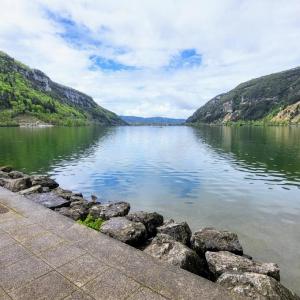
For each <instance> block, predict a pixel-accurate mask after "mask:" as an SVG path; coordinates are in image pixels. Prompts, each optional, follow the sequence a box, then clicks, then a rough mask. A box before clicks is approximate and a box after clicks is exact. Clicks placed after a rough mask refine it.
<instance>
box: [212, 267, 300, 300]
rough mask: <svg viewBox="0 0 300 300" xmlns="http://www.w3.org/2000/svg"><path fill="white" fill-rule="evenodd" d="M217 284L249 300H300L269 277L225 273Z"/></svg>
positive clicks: (253, 274) (255, 274)
mask: <svg viewBox="0 0 300 300" xmlns="http://www.w3.org/2000/svg"><path fill="white" fill-rule="evenodd" d="M217 283H218V284H220V285H222V286H223V287H225V288H226V289H227V290H229V291H230V292H231V293H233V294H238V295H240V296H242V297H243V298H244V297H248V298H247V299H278V300H279V299H284V300H300V297H299V296H297V295H296V294H294V293H293V292H292V291H290V290H288V289H287V288H286V287H284V286H283V285H282V284H281V283H280V282H278V281H276V280H275V279H274V278H272V277H269V276H267V275H262V274H257V273H248V272H246V273H242V274H241V273H224V274H222V275H221V276H220V277H219V279H218V280H217Z"/></svg>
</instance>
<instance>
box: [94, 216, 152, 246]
mask: <svg viewBox="0 0 300 300" xmlns="http://www.w3.org/2000/svg"><path fill="white" fill-rule="evenodd" d="M100 231H101V232H102V233H104V234H107V235H109V236H110V237H112V238H115V239H117V240H119V241H121V242H123V243H126V244H129V245H132V246H139V245H141V244H142V243H144V241H145V237H146V228H145V226H144V224H142V223H137V222H132V221H129V220H128V219H126V218H124V217H116V218H111V219H110V220H108V221H106V222H104V223H103V224H102V226H101V228H100Z"/></svg>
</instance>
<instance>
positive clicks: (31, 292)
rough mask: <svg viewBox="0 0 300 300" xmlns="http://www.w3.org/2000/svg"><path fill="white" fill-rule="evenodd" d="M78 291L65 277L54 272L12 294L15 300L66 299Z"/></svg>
mask: <svg viewBox="0 0 300 300" xmlns="http://www.w3.org/2000/svg"><path fill="white" fill-rule="evenodd" d="M75 290H76V287H75V285H73V284H72V283H71V282H69V281H68V280H66V279H65V278H64V277H63V276H61V275H60V274H58V273H57V272H55V271H52V272H50V273H48V274H46V275H44V276H41V277H39V278H38V279H36V280H34V281H32V282H30V283H29V284H27V285H26V286H23V287H21V288H19V289H16V290H14V291H13V292H11V293H10V295H11V297H12V298H13V299H14V300H33V299H34V300H41V299H53V300H54V299H55V300H60V299H64V298H65V297H67V296H68V295H70V294H71V293H72V292H73V291H75Z"/></svg>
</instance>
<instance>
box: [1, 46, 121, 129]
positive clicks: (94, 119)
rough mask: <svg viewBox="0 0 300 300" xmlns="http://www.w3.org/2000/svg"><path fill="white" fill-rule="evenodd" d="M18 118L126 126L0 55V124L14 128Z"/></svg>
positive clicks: (86, 100)
mask: <svg viewBox="0 0 300 300" xmlns="http://www.w3.org/2000/svg"><path fill="white" fill-rule="evenodd" d="M19 115H30V116H32V117H35V118H37V119H38V120H40V121H43V122H45V123H49V124H54V125H85V124H91V123H97V124H101V125H124V124H126V123H125V122H124V121H123V120H121V119H120V118H119V117H118V116H117V115H116V114H115V113H113V112H111V111H109V110H107V109H105V108H103V107H101V106H99V105H98V104H97V103H96V102H95V101H94V100H93V98H92V97H90V96H88V95H86V94H84V93H82V92H80V91H78V90H76V89H73V88H71V87H67V86H64V85H62V84H59V83H56V82H54V81H52V80H51V79H50V77H48V76H47V75H46V74H45V73H43V72H42V71H40V70H37V69H31V68H29V67H28V66H26V65H24V64H23V63H21V62H19V61H17V60H15V59H14V58H12V57H10V56H9V55H7V54H6V53H4V52H2V51H0V124H3V125H18V123H17V122H16V121H15V120H16V117H17V116H19Z"/></svg>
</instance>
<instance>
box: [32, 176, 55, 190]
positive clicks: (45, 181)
mask: <svg viewBox="0 0 300 300" xmlns="http://www.w3.org/2000/svg"><path fill="white" fill-rule="evenodd" d="M30 180H31V184H32V185H41V186H42V187H43V188H49V189H55V188H57V187H58V183H57V182H56V181H55V180H54V179H52V178H50V177H49V176H44V175H33V176H31V177H30Z"/></svg>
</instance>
